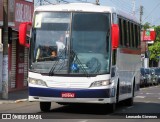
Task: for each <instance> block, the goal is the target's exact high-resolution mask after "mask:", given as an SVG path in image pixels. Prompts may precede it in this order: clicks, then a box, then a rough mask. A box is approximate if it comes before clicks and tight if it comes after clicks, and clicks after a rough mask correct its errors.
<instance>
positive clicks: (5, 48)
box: [2, 0, 8, 99]
mask: <svg viewBox="0 0 160 122" xmlns="http://www.w3.org/2000/svg"><path fill="white" fill-rule="evenodd" d="M2 35H3V37H2V39H3V69H2V73H3V74H2V98H3V99H8V0H3V34H2Z"/></svg>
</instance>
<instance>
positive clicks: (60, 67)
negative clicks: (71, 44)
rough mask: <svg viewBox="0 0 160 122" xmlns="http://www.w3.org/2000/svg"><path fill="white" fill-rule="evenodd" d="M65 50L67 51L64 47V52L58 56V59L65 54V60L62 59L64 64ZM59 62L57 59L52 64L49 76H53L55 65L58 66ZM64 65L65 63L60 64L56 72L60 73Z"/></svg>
mask: <svg viewBox="0 0 160 122" xmlns="http://www.w3.org/2000/svg"><path fill="white" fill-rule="evenodd" d="M66 49H67V48H66V47H65V48H64V50H62V51H61V53H60V54H59V56H58V57H62V56H63V55H64V54H65V58H62V59H63V61H64V62H65V59H66ZM60 61H62V60H60V59H58V60H57V61H56V62H55V63H54V65H53V66H52V68H51V70H50V71H49V76H53V75H54V71H55V68H56V66H57V64H59V62H60ZM64 64H65V63H62V65H61V66H59V68H58V69H57V71H60V70H61V69H62V68H63V67H64Z"/></svg>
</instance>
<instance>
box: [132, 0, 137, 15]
mask: <svg viewBox="0 0 160 122" xmlns="http://www.w3.org/2000/svg"><path fill="white" fill-rule="evenodd" d="M132 4H133V7H132V14H133V16H135V4H136V1H135V0H132Z"/></svg>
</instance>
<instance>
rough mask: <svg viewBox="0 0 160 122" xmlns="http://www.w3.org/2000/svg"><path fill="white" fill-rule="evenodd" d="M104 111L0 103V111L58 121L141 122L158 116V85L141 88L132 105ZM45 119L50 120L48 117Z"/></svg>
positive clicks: (25, 103)
mask: <svg viewBox="0 0 160 122" xmlns="http://www.w3.org/2000/svg"><path fill="white" fill-rule="evenodd" d="M106 111H107V110H103V107H102V106H97V105H78V106H77V105H76V106H63V105H59V104H56V103H52V109H51V111H50V112H47V113H44V112H41V111H40V109H39V103H37V102H19V103H14V104H0V113H17V114H21V113H30V114H37V115H42V118H44V117H47V118H50V119H54V120H55V121H56V119H57V120H58V121H62V122H63V121H64V122H66V121H67V120H68V121H70V122H72V121H76V122H90V121H92V122H94V121H96V122H97V121H99V120H98V119H100V120H101V121H104V122H106V119H109V120H107V121H111V122H112V119H116V120H118V121H123V122H125V121H126V120H130V121H133V117H137V118H138V117H141V118H143V119H140V120H139V119H134V121H136V122H137V121H138V122H139V121H141V122H142V121H144V120H146V119H148V117H156V116H157V117H160V86H152V87H147V88H142V89H141V90H140V91H139V94H138V96H136V97H135V99H134V105H133V106H129V107H127V106H125V105H124V103H123V102H121V103H120V104H119V105H118V106H117V109H116V111H115V112H114V113H110V112H106ZM157 113H159V114H157ZM158 115H159V116H158ZM126 118H128V119H126ZM144 118H145V119H144ZM60 119H61V120H60ZM63 119H64V120H63ZM123 119H124V120H123ZM159 119H160V118H159ZM47 121H50V120H49V119H48V120H47ZM147 121H148V120H147ZM152 121H153V120H152ZM154 121H157V122H158V121H159V120H158V119H154ZM145 122H146V121H145Z"/></svg>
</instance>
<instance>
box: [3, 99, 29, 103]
mask: <svg viewBox="0 0 160 122" xmlns="http://www.w3.org/2000/svg"><path fill="white" fill-rule="evenodd" d="M26 101H28V99H19V100H0V104H13V103H20V102H26Z"/></svg>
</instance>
